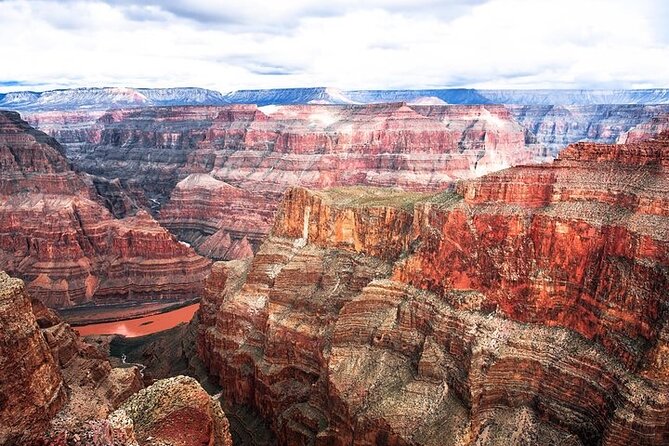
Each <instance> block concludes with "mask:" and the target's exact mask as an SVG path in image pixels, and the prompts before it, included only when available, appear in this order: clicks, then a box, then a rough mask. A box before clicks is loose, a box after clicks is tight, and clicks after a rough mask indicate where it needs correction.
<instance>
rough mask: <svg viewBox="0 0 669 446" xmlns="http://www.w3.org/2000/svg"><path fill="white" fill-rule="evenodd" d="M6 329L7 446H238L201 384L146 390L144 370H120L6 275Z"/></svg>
mask: <svg viewBox="0 0 669 446" xmlns="http://www.w3.org/2000/svg"><path fill="white" fill-rule="evenodd" d="M0 323H2V327H3V330H2V332H1V333H0V444H3V445H10V446H14V445H17V446H18V445H20V446H30V445H82V446H83V445H92V444H96V445H110V446H111V445H119V444H120V445H124V446H139V445H142V446H144V445H147V446H148V445H155V444H161V445H165V446H168V445H169V446H201V445H214V444H215V445H221V446H224V445H231V444H232V442H231V439H230V433H229V425H228V422H227V419H226V417H225V415H224V414H223V412H222V411H221V408H220V405H219V403H218V402H216V401H214V400H213V399H212V398H211V397H210V396H209V395H208V394H207V393H206V392H205V391H204V390H203V389H202V388H201V387H200V385H199V384H198V383H197V381H195V380H194V379H193V378H187V377H184V376H177V377H174V378H170V379H165V380H160V381H157V382H156V383H154V384H153V385H152V386H150V387H148V388H146V389H142V387H143V383H142V377H141V375H140V371H139V370H138V369H137V367H124V368H118V367H117V368H113V367H112V366H111V364H110V362H109V361H108V359H107V356H106V354H105V353H104V352H102V351H100V350H99V349H98V348H97V346H96V345H94V344H91V343H88V342H86V341H84V340H83V339H82V338H80V337H79V336H78V335H77V334H76V333H75V332H74V330H72V328H71V327H70V326H69V325H68V324H67V323H65V322H63V321H62V320H61V319H60V318H59V317H58V316H57V315H56V313H54V312H53V311H52V310H49V309H47V308H46V307H45V306H44V305H43V304H42V303H41V302H40V301H39V300H37V299H35V298H32V297H30V296H29V295H28V293H27V292H26V288H25V285H24V283H23V281H21V280H20V279H16V278H12V277H10V276H9V275H7V274H6V273H5V272H1V271H0ZM166 395H169V398H166Z"/></svg>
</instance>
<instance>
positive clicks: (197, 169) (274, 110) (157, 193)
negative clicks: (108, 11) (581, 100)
mask: <svg viewBox="0 0 669 446" xmlns="http://www.w3.org/2000/svg"><path fill="white" fill-rule="evenodd" d="M29 119H30V120H32V121H33V122H42V123H43V124H42V125H43V126H44V127H45V128H47V129H48V130H49V131H50V133H51V134H52V135H54V136H59V137H61V138H62V139H63V140H67V141H70V140H73V139H77V138H81V137H83V139H79V143H68V144H67V146H68V156H69V157H70V159H71V160H72V161H73V163H74V164H75V165H76V166H77V167H78V168H80V169H82V170H84V171H86V172H88V173H91V174H94V175H100V176H104V177H106V178H107V179H114V178H118V179H119V181H120V182H121V184H123V185H128V186H132V187H134V186H135V185H136V184H137V182H139V186H140V187H141V188H142V189H143V190H144V192H145V194H146V196H147V197H148V199H149V200H151V201H152V202H153V203H156V208H158V207H160V206H161V205H163V206H162V207H161V209H160V214H159V221H160V222H161V223H162V224H163V225H165V226H166V227H168V228H169V229H170V230H171V231H172V232H173V233H175V234H177V235H179V237H180V238H181V239H182V240H184V241H186V242H188V243H190V244H192V245H193V246H194V247H195V248H196V249H197V250H198V252H200V253H201V254H204V255H207V256H210V257H212V258H217V259H220V258H223V259H228V258H240V257H243V256H246V255H248V254H249V253H250V252H251V250H254V249H257V248H258V245H259V243H260V240H261V239H262V238H263V237H264V236H265V235H266V234H267V233H268V231H269V228H270V226H271V222H272V220H273V217H274V214H275V212H276V209H277V206H278V203H279V202H280V199H281V195H282V194H283V192H284V191H285V189H286V188H288V187H290V186H295V185H302V186H307V187H312V188H323V187H331V186H343V185H371V186H400V187H403V188H406V189H409V190H435V189H441V188H444V187H447V185H448V184H450V183H451V182H452V181H453V180H454V179H457V178H470V177H474V176H477V175H481V174H483V173H486V172H490V171H494V170H498V169H501V168H504V167H509V166H512V165H516V164H519V163H526V162H529V161H530V160H531V159H532V158H533V156H534V152H533V150H535V149H534V148H533V147H531V148H528V147H527V146H526V144H525V139H526V138H525V131H524V129H523V128H521V127H520V126H519V125H518V124H517V123H516V122H515V121H514V120H513V118H512V117H511V116H510V114H509V113H508V111H507V110H506V109H504V108H503V107H501V106H461V107H444V106H407V105H406V104H404V103H397V104H378V105H367V106H355V105H350V106H325V105H304V106H299V105H296V106H285V107H268V108H260V109H259V108H257V107H256V106H253V105H235V106H227V107H170V108H152V109H142V110H120V111H113V112H110V113H108V114H106V115H103V116H102V117H100V118H99V119H98V120H97V122H96V123H95V124H94V125H93V128H91V129H90V130H89V132H88V133H87V134H80V133H78V132H79V128H78V127H77V124H74V125H69V124H65V125H60V126H59V125H58V123H57V122H56V121H57V120H56V119H55V118H54V117H53V116H43V115H40V114H35V115H32V116H31V117H30V118H29ZM133 182H134V183H133ZM251 209H253V210H255V212H249V210H251ZM209 239H211V240H210V241H209V242H208V240H209Z"/></svg>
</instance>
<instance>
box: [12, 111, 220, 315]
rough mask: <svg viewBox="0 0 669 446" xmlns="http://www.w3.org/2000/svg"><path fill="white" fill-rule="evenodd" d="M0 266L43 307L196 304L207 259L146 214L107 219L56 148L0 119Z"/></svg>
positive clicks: (88, 184) (17, 122) (16, 121)
mask: <svg viewBox="0 0 669 446" xmlns="http://www.w3.org/2000/svg"><path fill="white" fill-rule="evenodd" d="M0 165H1V166H2V169H1V170H0V268H2V269H5V270H7V271H8V272H10V273H11V274H14V275H17V276H20V277H22V278H23V279H25V280H26V282H27V288H28V290H29V292H30V293H31V294H32V295H33V296H35V297H36V298H39V299H41V300H42V301H44V302H45V303H46V304H47V305H49V306H52V307H68V306H72V305H78V304H82V303H88V302H93V303H98V302H107V303H108V302H112V301H130V302H141V301H143V300H147V299H183V298H189V297H193V296H197V295H198V294H199V291H200V289H201V286H202V285H201V282H202V280H203V278H204V276H205V275H206V274H207V272H208V269H209V261H208V260H206V259H204V258H202V257H200V256H198V255H197V254H195V252H194V251H193V250H192V249H190V248H188V247H186V246H184V245H182V244H180V243H178V242H177V241H176V240H175V239H174V237H173V236H172V235H170V234H169V233H168V232H167V231H166V230H165V229H163V228H161V227H160V226H159V225H158V223H156V221H155V220H153V218H151V217H150V216H149V215H148V214H147V213H146V212H139V213H138V214H137V215H136V216H134V217H128V218H124V219H115V218H114V217H113V216H112V214H111V213H110V212H109V211H108V210H107V209H106V208H105V207H104V206H103V201H104V200H103V199H102V198H101V197H100V196H99V195H98V194H97V192H96V189H95V187H94V184H93V182H92V181H91V179H90V178H89V177H88V176H86V175H84V174H79V173H76V172H74V171H73V170H71V169H70V166H69V164H68V162H67V160H66V159H65V158H64V156H63V151H62V148H61V146H60V145H59V144H58V143H57V142H56V141H55V140H53V139H52V138H49V137H48V136H46V135H45V134H44V133H41V132H39V131H36V130H34V129H32V128H31V127H29V126H28V125H27V124H26V123H25V122H23V121H22V120H21V119H20V118H19V116H18V114H16V113H10V112H0Z"/></svg>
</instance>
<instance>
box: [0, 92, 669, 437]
mask: <svg viewBox="0 0 669 446" xmlns="http://www.w3.org/2000/svg"><path fill="white" fill-rule="evenodd" d="M665 93H666V92H665V91H664V90H644V91H641V90H638V91H598V92H590V93H589V94H586V95H583V94H582V92H581V93H579V92H575V91H566V90H565V91H562V92H556V91H525V92H513V91H507V92H500V91H492V90H429V91H428V90H424V91H417V90H416V91H400V90H398V91H386V92H373V91H359V92H342V91H338V90H336V89H286V90H270V91H262V90H260V91H240V92H231V93H228V94H225V95H221V94H219V93H217V92H212V91H210V90H202V89H155V90H154V89H118V88H113V89H79V90H76V91H75V90H63V91H56V92H45V93H42V94H33V95H32V96H31V95H30V94H18V93H17V94H14V95H5V96H2V95H0V96H2V97H0V107H1V106H8V105H3V104H10V105H12V104H13V106H14V107H15V108H16V109H17V110H20V111H21V113H22V114H23V119H25V121H24V120H23V119H22V118H21V117H20V116H19V115H18V114H17V113H15V112H4V111H0V166H1V170H0V222H1V227H2V229H0V270H3V269H4V270H5V271H7V272H8V273H9V275H7V274H5V273H0V324H1V325H2V327H3V328H6V329H5V330H3V333H2V334H0V338H1V339H0V349H2V351H1V352H0V353H1V355H0V372H1V373H0V444H9V445H11V444H32V443H34V444H40V442H42V443H43V442H44V441H50V442H52V443H51V444H59V445H60V444H92V442H96V441H98V440H99V439H101V440H100V441H102V442H103V443H101V444H105V443H104V441H106V442H107V443H109V444H113V443H114V442H117V443H118V442H121V444H133V445H135V444H138V445H142V446H144V445H145V444H146V445H149V444H154V443H156V442H157V444H171V445H178V444H202V445H204V444H207V445H210V446H212V445H214V444H224V445H229V444H231V441H232V440H231V439H230V432H232V433H233V435H234V436H235V440H236V441H238V442H240V443H239V444H271V443H272V442H273V441H274V440H273V437H276V442H278V444H311V445H349V444H356V445H372V444H387V445H439V444H452V445H454V446H465V445H466V446H473V445H477V446H478V445H480V446H483V445H500V446H501V445H518V446H520V445H527V444H531V445H548V444H565V445H574V446H576V445H605V446H617V445H626V444H639V445H653V446H655V445H664V444H667V443H669V296H668V295H667V290H668V289H669V218H668V217H669V132H668V130H669V121H668V118H667V116H669V105H665V96H666V95H665ZM579 94H580V95H581V96H582V97H579V99H578V100H576V99H574V98H575V97H577V96H579ZM380 100H392V101H396V102H386V103H368V102H378V101H380ZM3 101H4V102H3ZM8 101H9V102H8ZM249 101H253V102H256V103H257V104H259V105H251V104H246V103H239V104H238V103H236V102H249ZM458 101H459V102H460V103H458ZM497 101H500V102H504V104H503V105H495V104H493V103H494V102H497ZM445 102H449V104H445ZM563 103H564V104H566V105H561V104H563ZM287 104H288V105H287ZM31 126H32V127H31ZM33 127H34V128H33ZM36 128H37V129H39V130H36ZM579 141H580V142H579ZM539 163H542V164H539ZM212 260H226V261H225V262H215V263H213V264H212ZM10 276H15V277H19V278H21V279H23V280H24V281H25V284H24V282H23V281H21V280H19V279H13V278H10ZM200 297H201V301H200V304H199V305H200V307H199V310H198V311H197V314H196V316H195V318H194V319H193V320H192V321H191V323H190V324H188V325H180V326H178V327H176V328H172V329H170V330H167V331H164V332H159V333H155V334H152V335H149V336H148V337H145V338H115V339H114V340H109V339H106V340H105V339H103V338H102V337H100V338H95V337H90V338H86V339H84V338H81V337H79V336H78V335H77V333H76V332H75V331H74V330H73V329H72V328H70V326H69V325H68V324H67V323H65V322H63V320H62V319H61V316H58V314H57V313H55V312H53V311H52V310H50V309H48V308H47V307H52V308H57V309H60V310H62V314H64V315H65V316H64V317H65V318H67V315H68V314H69V315H73V314H75V313H74V312H79V311H81V313H79V316H78V317H81V318H84V319H86V317H87V316H86V315H87V314H89V312H91V313H90V314H93V313H95V314H98V313H99V315H102V314H103V312H104V311H106V310H110V311H111V312H110V313H109V314H112V313H113V314H117V315H119V314H130V313H131V312H134V311H135V310H137V308H142V307H144V308H147V309H148V308H149V307H150V308H154V309H155V308H157V307H156V306H159V307H160V306H162V305H168V306H169V305H171V304H173V303H175V302H184V301H191V300H193V301H194V300H197V299H198V298H200ZM182 304H183V303H182ZM194 308H195V307H193V309H194ZM133 314H135V313H133ZM138 314H139V313H138ZM101 319H106V318H105V317H101ZM111 319H114V318H113V317H112V318H111ZM68 320H69V319H68ZM152 320H153V319H152ZM156 320H157V319H156ZM147 321H148V320H147ZM144 323H145V320H143V319H141V320H137V321H136V324H135V326H138V328H139V329H146V328H147V327H144V326H143V325H142V324H144ZM118 324H121V325H122V324H123V322H117V325H118ZM170 326H171V325H170ZM149 331H150V332H152V330H151V329H150V328H149ZM114 349H116V351H115V353H114V354H118V353H119V352H120V351H122V352H123V355H124V356H123V361H120V360H118V359H112V360H111V362H110V360H109V358H108V355H109V354H110V352H111V351H112V350H114ZM126 355H127V357H126ZM195 355H196V356H197V357H195ZM126 359H128V360H129V361H130V362H129V363H126V362H125V360H126ZM133 363H137V364H139V363H141V367H142V368H141V372H140V370H138V369H137V368H136V367H133V366H132V364H133ZM112 364H115V365H116V366H121V367H116V368H115V367H114V366H112ZM194 367H195V368H197V370H194ZM181 374H189V375H192V376H196V377H197V378H198V379H199V380H200V383H201V385H200V384H198V382H197V381H195V380H193V379H192V378H186V377H184V376H175V375H181ZM209 374H211V376H209ZM211 380H215V381H216V382H212V381H211ZM148 384H152V385H151V386H150V387H148V388H146V389H143V390H140V389H141V388H142V387H143V386H144V385H148ZM217 384H218V385H220V387H218V385H217ZM202 386H204V387H205V388H206V389H207V391H209V392H210V393H211V394H214V393H216V392H219V391H220V396H221V402H222V405H223V408H224V409H225V411H226V412H227V413H229V414H232V415H231V418H230V420H231V423H228V421H227V419H226V416H225V415H224V414H223V412H222V411H221V408H220V407H219V404H218V402H215V399H218V395H217V396H216V398H214V399H212V397H210V396H209V395H208V394H207V393H206V392H205V391H204V390H203V389H202ZM24 388H28V389H30V392H22V390H21V389H24ZM167 395H173V397H167ZM265 426H269V428H270V430H271V433H270V432H269V431H268V430H267V429H266V428H265ZM44 435H46V436H47V438H46V439H45V438H42V437H43V436H44ZM189 439H190V440H192V442H191V443H189V442H188V441H189ZM161 442H163V443H161ZM236 444H237V443H236Z"/></svg>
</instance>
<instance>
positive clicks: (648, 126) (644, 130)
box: [618, 114, 669, 144]
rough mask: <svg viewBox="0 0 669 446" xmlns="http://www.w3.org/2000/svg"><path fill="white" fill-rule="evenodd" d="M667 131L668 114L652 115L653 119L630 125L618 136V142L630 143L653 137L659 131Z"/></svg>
mask: <svg viewBox="0 0 669 446" xmlns="http://www.w3.org/2000/svg"><path fill="white" fill-rule="evenodd" d="M667 131H669V114H662V115H660V116H654V117H653V119H651V120H649V121H647V122H644V123H642V124H639V125H637V126H635V127H632V128H631V129H630V130H629V131H627V132H626V133H623V134H622V135H620V136H619V137H618V143H620V144H625V143H632V142H637V141H644V140H647V139H653V138H655V137H656V136H657V135H659V134H660V133H664V132H667Z"/></svg>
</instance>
